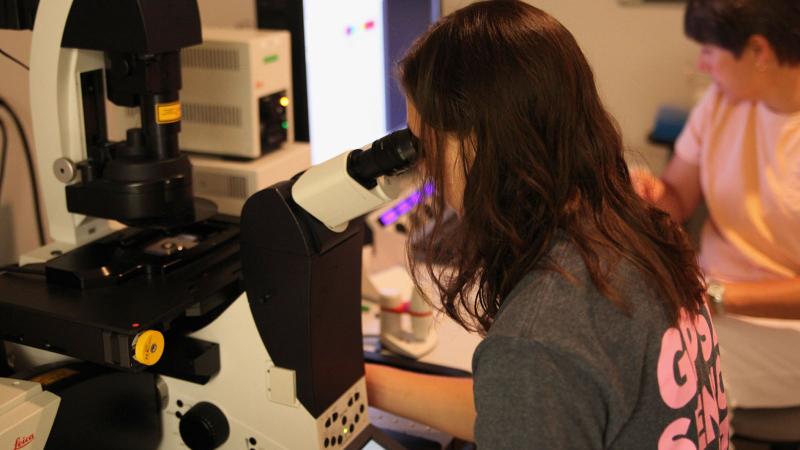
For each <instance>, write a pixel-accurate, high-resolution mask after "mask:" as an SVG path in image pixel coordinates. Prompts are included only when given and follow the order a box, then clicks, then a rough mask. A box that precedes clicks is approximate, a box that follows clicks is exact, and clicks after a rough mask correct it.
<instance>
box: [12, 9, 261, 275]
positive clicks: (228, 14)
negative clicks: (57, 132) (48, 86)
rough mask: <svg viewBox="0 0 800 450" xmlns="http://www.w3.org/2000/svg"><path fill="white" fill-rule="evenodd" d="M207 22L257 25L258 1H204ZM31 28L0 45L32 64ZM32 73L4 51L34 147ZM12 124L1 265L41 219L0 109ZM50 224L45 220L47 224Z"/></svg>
mask: <svg viewBox="0 0 800 450" xmlns="http://www.w3.org/2000/svg"><path fill="white" fill-rule="evenodd" d="M198 3H199V5H200V15H201V17H202V21H203V25H205V26H218V27H254V26H255V23H256V20H255V1H254V0H225V1H221V0H199V1H198ZM30 45H31V32H30V31H10V30H0V48H1V49H3V50H4V51H6V52H7V53H10V54H11V55H13V56H14V57H16V58H17V59H19V60H21V61H23V62H25V63H26V64H27V63H28V59H29V54H30ZM28 90H29V85H28V72H27V71H26V70H25V69H23V68H21V67H20V66H18V65H16V64H15V63H13V62H11V61H10V60H8V59H7V58H5V57H3V56H0V97H2V98H4V99H5V100H6V101H7V102H8V103H9V104H10V105H11V106H12V108H14V109H15V110H16V112H17V114H19V116H20V118H21V119H22V122H23V126H24V127H25V131H26V133H27V135H28V140H29V142H31V145H33V146H34V149H33V150H34V157H35V153H36V150H35V143H34V142H33V131H32V128H31V117H30V95H29V93H28ZM0 117H2V119H3V120H4V121H5V123H6V127H7V128H9V135H10V139H9V146H8V150H9V155H8V160H7V164H8V166H7V169H6V171H5V173H6V174H5V181H4V183H3V186H2V188H1V189H0V196H1V197H0V265H4V264H8V263H12V262H16V260H17V257H18V255H19V254H20V253H23V252H26V251H29V250H31V249H34V248H36V247H37V246H38V237H37V233H36V225H35V224H36V222H35V219H34V217H35V216H34V209H33V202H32V200H31V199H32V198H33V197H32V193H31V189H30V182H29V181H28V180H29V178H28V171H27V167H26V165H25V159H24V157H23V153H22V145H21V143H20V141H19V138H18V137H17V133H16V131H15V130H14V128H13V123H12V122H11V118H10V117H9V116H8V115H7V114H5V113H3V112H0ZM45 226H46V224H45Z"/></svg>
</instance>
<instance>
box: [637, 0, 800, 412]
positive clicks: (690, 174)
mask: <svg viewBox="0 0 800 450" xmlns="http://www.w3.org/2000/svg"><path fill="white" fill-rule="evenodd" d="M685 30H686V33H687V35H688V36H689V37H691V38H692V39H694V40H696V41H697V42H699V43H700V44H701V45H702V49H701V52H700V57H699V68H700V70H702V71H704V72H706V73H708V74H709V75H710V76H711V78H712V79H713V81H714V84H713V86H711V87H710V88H709V90H708V92H707V93H706V95H705V96H704V98H703V99H702V100H701V101H700V103H699V104H698V105H697V106H696V107H695V109H694V111H693V112H692V114H691V116H690V119H689V122H688V124H687V126H686V128H685V129H684V131H683V133H682V135H681V136H680V138H679V139H678V142H677V143H676V149H675V153H676V154H675V157H674V158H673V159H672V161H671V162H670V163H669V165H668V167H667V169H666V170H665V172H664V173H663V174H662V176H661V177H660V178H655V177H653V176H652V175H650V174H647V173H642V172H639V173H636V174H634V184H635V185H636V187H637V191H638V192H639V193H640V195H642V196H643V197H644V198H646V199H648V200H650V201H651V202H652V203H654V204H656V205H657V206H659V207H661V208H662V209H664V210H666V211H668V212H669V213H670V214H671V215H672V217H673V219H674V220H675V221H677V222H684V221H685V220H686V219H687V218H689V217H690V216H691V215H692V214H693V213H694V211H695V210H696V209H697V207H698V205H699V204H700V203H701V202H702V201H705V203H706V205H707V206H708V210H709V220H708V222H707V223H706V225H705V228H704V230H703V233H702V237H701V253H700V265H701V268H702V269H703V270H704V273H705V275H706V278H707V283H708V294H709V295H708V297H709V302H710V303H711V305H712V306H713V309H714V310H715V311H716V313H717V314H718V317H717V318H716V319H715V325H716V326H717V330H718V333H719V336H720V342H721V351H722V353H723V355H724V361H725V363H724V364H725V373H726V384H727V387H728V389H729V394H730V397H731V398H732V400H733V402H735V404H736V405H737V406H740V407H781V406H795V405H800V351H798V350H797V348H798V346H800V320H798V319H800V2H798V1H797V0H689V2H688V5H687V10H686V16H685ZM756 317H757V318H758V319H756ZM762 318H773V319H781V320H770V319H762Z"/></svg>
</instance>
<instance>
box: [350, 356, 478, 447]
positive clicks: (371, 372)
mask: <svg viewBox="0 0 800 450" xmlns="http://www.w3.org/2000/svg"><path fill="white" fill-rule="evenodd" d="M365 368H366V377H367V398H368V399H369V403H370V405H371V406H374V407H376V408H380V409H382V410H384V411H387V412H390V413H392V414H396V415H398V416H402V417H406V418H408V419H411V420H414V421H416V422H419V423H423V424H425V425H428V426H430V427H432V428H435V429H437V430H439V431H442V432H445V433H447V434H450V435H453V436H455V437H457V438H459V439H463V440H465V441H472V440H473V439H474V436H473V433H474V431H473V427H474V424H475V402H474V400H473V393H472V379H471V378H454V377H444V376H435V375H423V374H419V373H414V372H408V371H404V370H399V369H394V368H391V367H386V366H381V365H375V364H366V365H365Z"/></svg>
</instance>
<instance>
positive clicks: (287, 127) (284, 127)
mask: <svg viewBox="0 0 800 450" xmlns="http://www.w3.org/2000/svg"><path fill="white" fill-rule="evenodd" d="M281 128H283V129H284V130H288V129H289V122H287V121H285V120H284V121H283V122H281Z"/></svg>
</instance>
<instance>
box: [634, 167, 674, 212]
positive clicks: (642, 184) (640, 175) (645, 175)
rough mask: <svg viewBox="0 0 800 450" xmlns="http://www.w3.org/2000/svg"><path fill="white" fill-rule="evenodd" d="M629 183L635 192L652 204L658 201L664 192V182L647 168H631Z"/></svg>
mask: <svg viewBox="0 0 800 450" xmlns="http://www.w3.org/2000/svg"><path fill="white" fill-rule="evenodd" d="M631 183H633V189H634V190H635V191H636V193H637V194H639V196H640V197H642V198H643V199H644V200H646V201H647V202H649V203H652V204H655V203H656V202H658V200H659V199H661V198H662V197H663V196H664V192H666V187H665V186H664V182H663V181H661V179H660V178H658V177H657V176H655V175H653V173H652V172H650V171H649V170H647V169H639V168H637V169H632V170H631Z"/></svg>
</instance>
